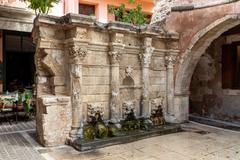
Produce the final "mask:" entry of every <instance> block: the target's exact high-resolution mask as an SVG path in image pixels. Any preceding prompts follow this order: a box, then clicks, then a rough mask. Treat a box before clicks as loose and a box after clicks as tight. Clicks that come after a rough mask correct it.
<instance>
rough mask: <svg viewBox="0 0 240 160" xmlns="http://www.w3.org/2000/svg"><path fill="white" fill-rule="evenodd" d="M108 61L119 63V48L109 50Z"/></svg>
mask: <svg viewBox="0 0 240 160" xmlns="http://www.w3.org/2000/svg"><path fill="white" fill-rule="evenodd" d="M109 57H110V61H111V63H112V64H116V63H119V62H120V60H121V57H122V53H121V51H120V50H113V51H110V52H109Z"/></svg>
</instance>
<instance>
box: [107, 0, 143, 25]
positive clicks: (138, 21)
mask: <svg viewBox="0 0 240 160" xmlns="http://www.w3.org/2000/svg"><path fill="white" fill-rule="evenodd" d="M129 3H135V0H129ZM108 11H109V12H110V13H112V14H114V15H115V16H116V20H117V21H120V22H127V23H132V24H134V25H143V24H145V23H146V22H147V18H146V15H145V14H144V13H143V11H142V5H141V4H137V6H136V8H133V9H130V10H129V11H128V12H127V11H126V8H125V4H121V5H120V6H119V7H117V8H116V7H114V6H109V8H108Z"/></svg>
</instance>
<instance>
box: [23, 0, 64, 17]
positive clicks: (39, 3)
mask: <svg viewBox="0 0 240 160" xmlns="http://www.w3.org/2000/svg"><path fill="white" fill-rule="evenodd" d="M25 1H26V2H28V3H29V8H31V9H33V10H34V11H35V14H36V15H37V14H48V12H49V10H50V9H51V8H52V7H53V5H54V4H57V3H58V2H59V1H60V0H25Z"/></svg>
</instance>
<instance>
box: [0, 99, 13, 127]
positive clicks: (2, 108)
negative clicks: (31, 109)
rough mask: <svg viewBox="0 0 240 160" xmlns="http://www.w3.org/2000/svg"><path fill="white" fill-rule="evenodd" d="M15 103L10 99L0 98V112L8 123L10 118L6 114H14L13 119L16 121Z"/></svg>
mask: <svg viewBox="0 0 240 160" xmlns="http://www.w3.org/2000/svg"><path fill="white" fill-rule="evenodd" d="M15 109H16V104H15V102H14V101H13V100H11V99H1V105H0V113H1V114H2V115H3V118H4V119H5V120H7V121H8V122H9V123H10V124H12V123H11V119H9V117H8V116H7V115H8V114H13V115H15V120H16V122H17V114H16V110H15Z"/></svg>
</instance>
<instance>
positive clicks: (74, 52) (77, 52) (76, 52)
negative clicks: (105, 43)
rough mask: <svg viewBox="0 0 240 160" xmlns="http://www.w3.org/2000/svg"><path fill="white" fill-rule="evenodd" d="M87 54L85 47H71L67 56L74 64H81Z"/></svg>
mask: <svg viewBox="0 0 240 160" xmlns="http://www.w3.org/2000/svg"><path fill="white" fill-rule="evenodd" d="M87 53H88V50H87V47H78V46H71V47H70V48H69V56H70V58H71V59H72V60H73V61H74V62H75V63H79V62H81V61H82V60H83V59H84V58H85V57H86V55H87Z"/></svg>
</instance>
